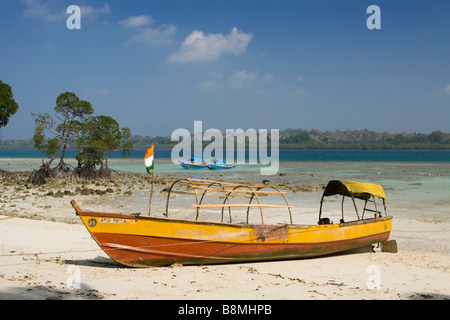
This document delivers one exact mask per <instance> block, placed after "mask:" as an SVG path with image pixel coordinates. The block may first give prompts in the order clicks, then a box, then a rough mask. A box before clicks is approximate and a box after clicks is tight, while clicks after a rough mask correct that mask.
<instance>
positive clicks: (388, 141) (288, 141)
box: [130, 129, 450, 150]
mask: <svg viewBox="0 0 450 320" xmlns="http://www.w3.org/2000/svg"><path fill="white" fill-rule="evenodd" d="M268 141H269V146H270V139H269V140H268ZM130 142H132V143H133V146H134V147H135V148H136V149H145V148H148V146H149V145H151V144H152V143H154V144H155V146H157V147H158V148H159V149H170V148H173V147H174V146H175V145H176V144H178V141H171V137H170V136H156V137H152V136H140V135H134V136H132V137H131V139H130ZM209 143H210V142H204V143H203V144H204V146H206V145H208V144H209ZM223 145H224V146H225V142H224V144H223ZM279 146H280V148H281V149H375V150H380V149H385V150H394V149H402V150H406V149H410V150H419V149H420V150H425V149H427V150H450V133H444V132H441V131H433V132H431V133H429V134H425V133H395V134H394V133H388V132H376V131H370V130H367V129H363V130H344V131H341V130H336V131H319V130H315V129H313V130H303V129H286V130H282V131H281V132H280V139H279Z"/></svg>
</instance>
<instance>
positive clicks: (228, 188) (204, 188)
mask: <svg viewBox="0 0 450 320" xmlns="http://www.w3.org/2000/svg"><path fill="white" fill-rule="evenodd" d="M169 182H173V183H172V185H171V186H170V187H169V189H168V194H167V202H166V211H165V214H164V215H165V216H166V217H167V218H168V217H169V202H170V195H171V193H184V194H186V193H187V194H194V195H195V200H196V204H193V205H192V207H194V208H195V209H196V216H195V220H198V219H199V216H200V209H202V208H221V222H223V219H224V211H225V208H228V215H229V222H230V223H232V217H231V215H232V213H233V212H232V208H236V207H247V212H246V214H247V216H246V224H248V221H249V215H250V208H253V207H257V208H259V211H260V215H261V224H264V214H263V208H265V207H266V208H286V209H287V210H288V213H289V221H290V224H292V212H291V208H296V206H291V205H290V204H289V201H288V199H287V198H286V196H285V195H284V193H285V192H283V191H281V190H280V189H279V188H277V187H275V186H272V185H252V184H244V183H231V182H222V181H214V180H207V179H193V178H181V179H177V180H170V181H169ZM177 185H183V186H188V187H190V188H191V189H192V190H190V191H185V190H176V188H175V189H174V187H175V186H177ZM263 189H271V190H263ZM269 194H279V195H281V197H282V198H283V199H284V202H285V203H286V204H285V205H272V204H264V203H262V202H261V197H260V195H269ZM206 195H216V196H224V197H225V199H224V200H223V202H222V203H217V204H202V202H203V200H204V199H205V196H206ZM231 197H240V198H246V199H249V202H248V203H230V198H231ZM253 200H256V202H257V203H252V202H253Z"/></svg>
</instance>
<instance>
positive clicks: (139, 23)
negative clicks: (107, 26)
mask: <svg viewBox="0 0 450 320" xmlns="http://www.w3.org/2000/svg"><path fill="white" fill-rule="evenodd" d="M154 22H155V20H154V19H153V17H152V16H146V15H143V14H141V15H140V16H135V17H129V18H128V19H125V20H123V21H119V24H121V25H123V26H124V27H127V28H137V27H143V26H146V25H148V24H151V23H154Z"/></svg>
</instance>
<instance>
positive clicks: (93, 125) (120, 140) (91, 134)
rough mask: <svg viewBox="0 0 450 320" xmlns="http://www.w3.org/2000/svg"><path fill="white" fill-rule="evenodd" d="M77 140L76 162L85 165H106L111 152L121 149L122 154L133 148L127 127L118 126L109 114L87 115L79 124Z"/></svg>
mask: <svg viewBox="0 0 450 320" xmlns="http://www.w3.org/2000/svg"><path fill="white" fill-rule="evenodd" d="M79 126H80V129H79V132H80V134H79V137H78V140H77V148H78V150H79V153H78V155H77V160H78V162H80V163H82V164H83V165H85V166H89V165H98V164H101V165H102V167H103V166H107V161H108V158H109V155H110V153H111V152H113V151H114V150H117V149H122V156H127V155H129V154H130V152H131V151H132V150H133V144H132V142H131V141H129V140H130V138H131V133H130V129H129V128H122V129H121V128H120V126H119V124H118V123H117V121H116V120H114V119H113V118H111V117H109V116H96V117H89V118H88V119H86V120H85V121H84V122H82V123H80V124H79Z"/></svg>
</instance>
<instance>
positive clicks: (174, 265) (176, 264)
mask: <svg viewBox="0 0 450 320" xmlns="http://www.w3.org/2000/svg"><path fill="white" fill-rule="evenodd" d="M169 268H172V269H174V268H183V265H182V264H181V263H172V264H171V265H170V266H169Z"/></svg>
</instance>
